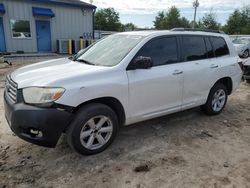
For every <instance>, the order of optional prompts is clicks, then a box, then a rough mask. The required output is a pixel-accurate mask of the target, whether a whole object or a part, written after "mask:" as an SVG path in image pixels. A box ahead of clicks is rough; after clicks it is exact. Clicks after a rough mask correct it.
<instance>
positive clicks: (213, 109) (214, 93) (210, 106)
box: [201, 83, 228, 116]
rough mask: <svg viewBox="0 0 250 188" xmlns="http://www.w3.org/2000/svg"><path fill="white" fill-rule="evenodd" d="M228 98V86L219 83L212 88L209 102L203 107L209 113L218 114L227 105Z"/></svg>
mask: <svg viewBox="0 0 250 188" xmlns="http://www.w3.org/2000/svg"><path fill="white" fill-rule="evenodd" d="M219 93H220V94H219ZM223 96H224V98H223ZM219 97H220V98H219ZM227 98H228V92H227V88H226V86H225V85H223V84H221V83H217V84H216V85H214V86H213V87H212V89H211V90H210V93H209V95H208V99H207V102H206V104H205V105H203V106H202V107H201V108H202V110H203V111H204V112H205V113H206V114H207V115H210V116H212V115H218V114H220V113H221V112H222V111H223V109H224V107H225V106H226V103H227ZM215 103H216V104H215Z"/></svg>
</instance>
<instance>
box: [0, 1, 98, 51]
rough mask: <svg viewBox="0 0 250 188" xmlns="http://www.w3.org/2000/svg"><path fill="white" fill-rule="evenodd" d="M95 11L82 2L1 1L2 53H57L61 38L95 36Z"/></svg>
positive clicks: (0, 45) (0, 49)
mask: <svg viewBox="0 0 250 188" xmlns="http://www.w3.org/2000/svg"><path fill="white" fill-rule="evenodd" d="M95 9H96V7H95V6H94V5H91V4H88V3H84V2H82V1H80V0H0V52H18V51H21V52H26V53H32V52H55V51H56V50H57V40H58V39H79V38H80V37H92V36H93V27H94V19H93V17H94V13H95Z"/></svg>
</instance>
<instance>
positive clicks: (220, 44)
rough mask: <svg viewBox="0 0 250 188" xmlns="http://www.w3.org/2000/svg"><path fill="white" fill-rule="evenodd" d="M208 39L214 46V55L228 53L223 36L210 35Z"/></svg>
mask: <svg viewBox="0 0 250 188" xmlns="http://www.w3.org/2000/svg"><path fill="white" fill-rule="evenodd" d="M210 40H211V42H212V45H213V48H214V53H215V56H216V57H219V56H223V55H227V54H229V50H228V47H227V44H226V42H225V40H224V39H223V38H221V37H211V38H210Z"/></svg>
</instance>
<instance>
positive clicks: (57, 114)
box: [4, 29, 242, 154]
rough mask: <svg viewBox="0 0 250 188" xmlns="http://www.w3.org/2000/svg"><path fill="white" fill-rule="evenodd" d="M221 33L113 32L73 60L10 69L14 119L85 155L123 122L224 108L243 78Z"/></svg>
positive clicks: (38, 137) (35, 139)
mask: <svg viewBox="0 0 250 188" xmlns="http://www.w3.org/2000/svg"><path fill="white" fill-rule="evenodd" d="M238 60H239V56H238V55H237V53H236V51H235V48H234V46H233V44H232V42H231V40H230V39H229V37H228V36H227V35H225V34H222V33H220V32H216V31H211V32H204V31H195V30H193V31H187V30H185V29H175V30H172V31H140V32H124V33H118V34H114V35H110V36H107V37H106V38H104V39H102V40H100V41H99V42H97V43H95V44H93V45H92V46H90V47H89V48H87V49H86V50H85V51H84V50H83V51H81V52H80V53H78V54H77V55H76V56H75V57H74V58H72V59H65V58H64V59H58V60H52V61H47V62H42V63H38V64H34V65H29V66H26V67H23V68H20V69H18V70H16V71H14V72H13V73H12V74H10V75H8V76H7V81H6V89H5V93H4V101H5V103H4V104H5V115H6V119H7V121H8V123H9V125H10V127H11V129H12V130H13V132H15V134H16V135H17V136H19V137H20V138H22V139H24V140H26V141H29V142H31V143H34V144H38V145H41V146H47V147H55V146H56V144H57V141H58V139H59V138H60V136H61V134H62V133H63V132H65V133H66V135H67V140H68V143H69V145H70V146H71V147H72V148H73V149H74V150H76V151H77V152H79V153H81V154H95V153H98V152H101V151H103V150H105V149H106V148H107V147H108V146H109V145H110V144H111V142H112V141H113V140H114V138H115V136H116V134H117V132H118V130H119V127H120V126H122V125H130V124H133V123H136V122H140V121H144V120H148V119H152V118H156V117H160V116H163V115H167V114H171V113H175V112H178V111H182V110H186V109H190V108H193V107H197V106H201V108H202V110H203V111H204V112H205V113H206V114H208V115H217V114H220V113H221V112H222V111H223V109H224V107H225V105H226V103H227V98H228V95H230V94H231V93H232V92H234V91H235V90H236V89H237V88H238V86H239V84H240V81H241V78H242V70H241V64H240V66H239V64H238Z"/></svg>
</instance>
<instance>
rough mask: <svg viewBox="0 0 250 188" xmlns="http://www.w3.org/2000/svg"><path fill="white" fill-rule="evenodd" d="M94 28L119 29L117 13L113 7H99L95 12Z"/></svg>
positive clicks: (120, 27) (120, 28)
mask: <svg viewBox="0 0 250 188" xmlns="http://www.w3.org/2000/svg"><path fill="white" fill-rule="evenodd" d="M95 29H98V30H105V31H121V30H122V24H121V22H120V17H119V13H118V12H116V11H115V10H114V9H113V8H105V9H100V10H98V11H97V12H96V14H95Z"/></svg>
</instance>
